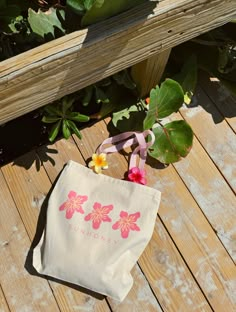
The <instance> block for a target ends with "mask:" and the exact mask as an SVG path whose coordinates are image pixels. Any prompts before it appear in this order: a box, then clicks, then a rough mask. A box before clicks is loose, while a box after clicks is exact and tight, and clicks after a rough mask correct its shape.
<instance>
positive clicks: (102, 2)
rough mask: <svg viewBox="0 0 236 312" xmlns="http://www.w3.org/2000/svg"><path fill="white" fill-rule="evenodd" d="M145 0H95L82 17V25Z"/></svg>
mask: <svg viewBox="0 0 236 312" xmlns="http://www.w3.org/2000/svg"><path fill="white" fill-rule="evenodd" d="M146 1H147V0H114V1H111V0H95V1H94V3H93V5H92V7H91V8H90V9H89V10H88V11H87V12H86V13H85V15H84V16H83V18H82V26H86V25H90V24H94V23H96V22H98V21H101V20H104V19H106V18H109V17H111V16H114V15H117V14H119V13H121V12H123V11H125V10H128V9H130V8H131V7H134V6H136V5H138V4H140V3H144V2H146Z"/></svg>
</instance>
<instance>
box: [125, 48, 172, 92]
mask: <svg viewBox="0 0 236 312" xmlns="http://www.w3.org/2000/svg"><path fill="white" fill-rule="evenodd" d="M170 52H171V49H167V50H165V51H163V52H161V53H158V54H156V55H153V56H152V57H149V58H148V59H146V60H144V61H142V62H140V63H137V64H136V65H134V66H132V68H131V74H132V78H133V80H134V81H135V83H136V84H137V87H138V89H139V92H140V97H144V96H147V95H148V94H149V92H150V91H151V89H152V88H154V87H155V86H156V85H157V84H159V82H160V79H161V77H162V75H163V72H164V70H165V67H166V64H167V61H168V58H169V55H170Z"/></svg>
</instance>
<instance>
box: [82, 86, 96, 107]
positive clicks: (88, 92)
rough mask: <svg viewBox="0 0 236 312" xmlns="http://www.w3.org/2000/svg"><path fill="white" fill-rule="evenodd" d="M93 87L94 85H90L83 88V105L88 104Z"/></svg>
mask: <svg viewBox="0 0 236 312" xmlns="http://www.w3.org/2000/svg"><path fill="white" fill-rule="evenodd" d="M93 89H94V87H93V86H92V85H91V86H88V87H86V88H85V89H84V92H85V95H84V97H83V99H82V104H83V106H88V104H89V103H90V101H91V99H92V96H93Z"/></svg>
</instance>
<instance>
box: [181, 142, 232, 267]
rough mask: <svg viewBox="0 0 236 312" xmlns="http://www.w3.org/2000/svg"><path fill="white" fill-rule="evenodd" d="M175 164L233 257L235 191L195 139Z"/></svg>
mask: <svg viewBox="0 0 236 312" xmlns="http://www.w3.org/2000/svg"><path fill="white" fill-rule="evenodd" d="M208 138H209V136H208ZM212 138H213V137H212ZM209 140H210V138H209ZM214 141H215V139H214ZM175 168H176V169H177V171H178V173H179V175H180V176H181V178H182V179H183V181H184V182H185V184H186V186H187V187H188V188H189V190H190V192H191V193H192V195H193V197H194V198H195V200H196V201H197V203H198V205H199V206H200V208H201V209H202V211H203V213H204V214H205V216H206V217H207V219H208V221H209V222H210V224H211V225H212V227H213V229H214V230H215V232H216V234H217V236H218V237H219V238H220V240H221V242H222V244H223V245H224V246H225V248H226V249H227V251H228V253H229V254H230V255H231V257H232V259H233V260H234V261H236V248H235V247H236V224H235V215H236V198H235V195H234V193H233V192H232V190H231V189H230V188H229V186H228V185H227V183H226V181H225V180H224V179H223V178H222V176H221V174H220V172H219V171H218V170H217V168H216V167H215V165H214V164H213V163H212V162H211V160H210V159H209V157H208V156H207V154H206V153H205V151H204V150H203V148H202V147H201V145H200V143H199V142H198V141H197V140H194V143H193V148H192V151H191V152H190V154H189V155H188V157H187V159H185V160H184V161H182V162H179V163H176V164H175Z"/></svg>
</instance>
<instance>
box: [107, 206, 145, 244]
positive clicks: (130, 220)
mask: <svg viewBox="0 0 236 312" xmlns="http://www.w3.org/2000/svg"><path fill="white" fill-rule="evenodd" d="M139 217H140V212H136V213H131V214H130V215H129V214H128V213H127V212H125V211H121V213H120V220H119V221H117V222H116V223H115V224H113V226H112V228H113V230H118V229H120V230H121V236H122V237H123V238H127V237H128V236H129V231H130V230H131V231H140V228H139V227H138V226H137V224H136V223H135V222H136V221H137V219H138V218H139Z"/></svg>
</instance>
